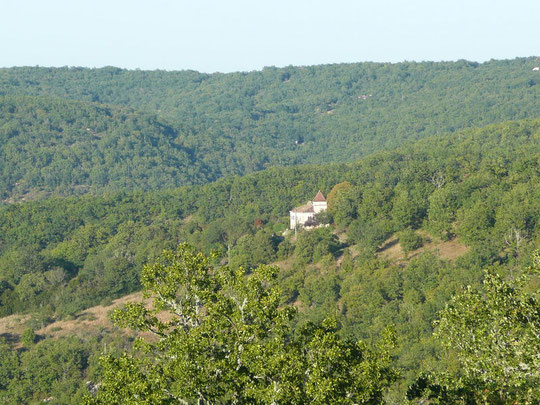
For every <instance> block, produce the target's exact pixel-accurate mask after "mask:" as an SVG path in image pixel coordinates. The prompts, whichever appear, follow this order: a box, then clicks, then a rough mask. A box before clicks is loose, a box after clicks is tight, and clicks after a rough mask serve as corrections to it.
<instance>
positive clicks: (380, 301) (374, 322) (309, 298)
mask: <svg viewBox="0 0 540 405" xmlns="http://www.w3.org/2000/svg"><path fill="white" fill-rule="evenodd" d="M95 108H97V107H95ZM538 184H540V121H538V120H522V121H514V122H506V123H502V124H497V125H491V126H487V127H485V128H480V129H467V130H460V131H457V132H455V133H450V134H446V135H445V136H433V137H430V138H429V139H425V140H421V141H418V142H416V143H412V144H408V145H405V146H403V147H401V148H398V149H396V150H392V151H381V152H377V153H374V154H371V155H369V156H367V157H364V158H362V159H360V160H358V161H356V162H354V163H337V164H327V165H313V166H309V165H308V166H296V167H290V168H271V169H268V170H265V171H261V172H258V173H253V174H249V175H247V176H243V177H227V178H224V179H221V180H218V181H216V182H214V183H209V184H205V185H193V186H184V187H180V188H175V189H167V190H161V191H145V192H143V191H134V192H133V191H119V192H112V191H110V192H107V193H103V194H101V195H98V196H93V195H85V196H77V197H75V196H72V197H67V198H60V197H51V198H48V199H46V200H39V201H32V202H25V203H18V204H11V205H6V206H4V207H2V208H1V209H0V311H1V312H0V313H1V314H2V315H9V314H13V313H34V314H37V315H34V316H35V317H37V320H38V321H39V322H41V323H47V322H50V321H52V320H54V319H61V318H65V317H70V316H73V315H74V314H75V313H77V312H78V311H80V310H82V309H84V308H86V307H88V306H91V305H95V304H98V303H100V302H104V301H108V300H110V299H111V298H114V297H118V296H121V295H123V294H126V293H128V292H131V291H135V290H138V289H139V288H140V280H139V274H140V270H141V268H142V265H143V263H146V262H153V261H154V260H156V259H157V258H158V257H159V255H160V253H161V251H162V250H163V249H164V248H169V249H173V248H174V247H175V246H177V245H178V243H180V242H188V243H190V244H191V245H193V246H195V248H196V249H198V250H201V251H204V252H207V253H209V252H210V251H215V252H217V255H218V259H219V260H220V262H221V263H229V264H231V265H232V266H244V268H246V269H252V268H254V267H255V266H257V265H259V264H268V263H276V262H277V263H278V264H279V265H280V266H281V271H280V272H279V274H278V275H277V284H278V285H279V287H280V288H281V289H282V291H283V295H282V302H283V304H284V305H285V304H287V305H293V306H295V307H296V308H298V309H299V316H298V318H297V319H296V320H295V327H296V328H302V327H304V326H305V325H307V324H308V322H310V321H313V322H319V321H321V320H322V319H324V318H325V317H327V316H333V317H335V318H336V319H337V320H338V321H339V323H340V325H341V330H340V334H341V336H344V337H350V338H352V339H363V340H365V341H367V342H376V341H377V340H378V338H379V336H380V335H381V333H382V332H383V330H385V328H386V327H387V326H389V325H395V330H396V333H397V336H398V341H397V348H396V349H395V350H394V352H393V356H394V363H393V364H394V366H395V367H396V369H398V370H399V371H400V373H401V376H402V378H401V379H400V381H399V382H398V383H397V384H396V385H395V387H394V388H393V390H392V391H391V393H389V394H387V400H388V401H389V402H391V403H401V401H402V400H403V398H404V392H405V390H406V387H407V386H408V385H410V384H412V383H413V382H414V381H415V379H416V378H417V377H418V372H419V370H423V371H426V372H433V373H437V372H440V371H441V370H455V369H456V367H457V360H456V359H455V358H454V357H453V356H452V355H448V356H447V355H445V351H444V350H443V347H442V346H441V342H440V341H439V339H437V338H434V337H433V335H432V332H433V321H434V320H435V319H437V317H438V314H439V312H440V311H441V310H443V309H444V307H445V304H446V303H447V302H449V300H450V298H451V297H452V296H453V295H454V294H457V293H459V292H460V291H462V288H463V286H466V285H471V286H473V287H474V288H476V287H478V288H479V287H480V285H481V282H482V280H483V278H484V273H483V272H482V270H483V269H485V268H490V269H491V270H492V271H493V272H495V273H496V274H498V275H499V276H501V277H503V278H508V279H514V278H516V277H518V276H520V275H521V274H522V273H523V271H524V269H526V268H527V267H528V266H529V265H530V260H531V256H532V252H533V250H534V249H538V248H540V227H539V225H540V187H538ZM318 189H320V190H322V191H323V192H324V193H325V194H329V204H330V207H329V210H328V214H327V215H326V216H325V218H322V217H321V218H320V219H319V220H320V221H322V222H328V223H330V226H329V227H323V228H318V229H315V230H312V231H303V232H300V233H298V235H296V236H295V235H294V233H288V234H287V233H286V234H283V231H284V230H285V228H286V226H287V223H288V217H287V214H288V210H289V209H290V208H292V207H294V206H297V205H299V204H301V203H303V202H305V201H306V200H308V199H310V198H312V197H313V196H314V195H315V192H316V191H317V190H318ZM393 237H397V238H398V240H399V242H400V245H401V247H402V249H403V250H404V254H405V257H406V260H401V261H392V260H389V259H388V258H385V257H384V256H383V255H382V254H381V247H382V246H383V245H384V243H385V241H389V240H391V238H393ZM428 237H429V238H432V239H437V240H441V241H448V240H450V241H459V243H461V244H464V245H465V246H466V252H465V253H464V254H463V255H461V256H460V257H459V258H457V259H455V260H447V259H444V258H442V257H441V256H440V255H438V254H437V252H431V253H430V252H424V253H419V254H416V255H414V256H413V257H410V258H409V257H408V253H409V251H411V250H414V249H416V248H417V247H419V246H421V245H422V243H424V241H425V238H428ZM531 302H532V301H531ZM54 344H55V343H51V342H48V341H47V340H45V341H42V342H38V343H33V344H32V345H31V346H30V348H29V349H28V351H27V352H23V354H20V353H19V354H13V352H12V351H10V350H8V349H7V348H6V347H8V344H7V343H6V344H5V345H4V346H2V349H1V350H2V351H1V354H0V355H1V356H2V359H4V358H5V359H11V360H9V361H13V362H15V363H16V364H21V368H20V370H19V369H17V370H19V371H18V372H17V373H15V374H13V373H12V374H10V372H7V371H6V372H3V374H1V375H0V393H1V395H3V396H4V397H5V398H9V397H10V396H11V395H15V393H16V394H17V395H18V397H13V398H27V400H28V401H31V400H35V401H40V400H42V399H44V398H45V397H46V396H47V395H53V394H51V392H54V396H55V397H56V398H57V400H58V403H72V402H70V401H71V399H70V398H67V397H66V398H65V399H59V398H60V396H59V394H57V392H61V391H62V390H61V389H59V388H58V387H56V386H53V385H51V388H42V387H45V386H46V385H40V386H32V384H27V385H25V386H26V387H28V388H27V390H28V392H26V393H23V394H21V393H20V392H19V390H20V387H21V386H22V385H21V381H27V379H29V378H33V377H31V376H30V374H31V373H30V371H28V370H26V371H25V368H24V367H23V366H22V365H23V364H26V363H24V362H25V361H26V360H25V358H26V357H25V356H31V355H36V356H38V354H37V353H38V351H39V350H44V349H40V348H42V347H43V348H44V347H45V346H46V345H54ZM57 344H58V345H67V346H69V345H73V346H74V347H76V348H77V347H79V345H81V346H80V347H81V349H80V350H83V351H84V353H85V354H84V356H83V357H80V359H82V360H80V361H78V362H77V363H76V364H77V365H76V366H73V367H76V369H77V370H79V371H78V372H79V373H80V375H81V376H82V375H84V376H86V377H88V376H89V377H88V378H94V377H96V378H98V377H99V375H100V373H101V372H100V371H99V370H100V369H99V368H98V367H97V366H95V364H94V363H91V362H89V359H93V360H92V361H96V353H97V351H99V350H100V347H101V348H102V346H100V344H99V343H96V341H91V340H84V339H82V340H71V341H66V340H60V341H58V343H57ZM59 350H60V349H59ZM77 350H79V349H77ZM53 352H54V351H53ZM10 356H11V357H10ZM6 361H8V360H6ZM0 363H3V361H2V362H0ZM92 364H94V365H93V366H92ZM90 366H92V367H90ZM6 373H7V374H6ZM29 373H30V374H29ZM54 378H55V377H51V379H52V380H54ZM62 381H63V382H65V384H67V385H69V386H70V387H71V388H69V389H70V390H73V391H77V390H79V392H83V391H85V389H86V388H85V387H84V385H83V382H82V379H77V381H75V380H74V381H71V382H69V381H65V380H62ZM426 381H427V380H426ZM437 381H439V382H440V381H441V380H437ZM533 382H534V381H533ZM426 384H427V383H426ZM426 384H424V385H426ZM32 387H34V388H32ZM423 388H426V387H425V386H424V387H423ZM432 388H433V387H432ZM55 390H56V391H55ZM21 395H22V396H21ZM62 398H64V397H62ZM13 403H17V401H15V402H13Z"/></svg>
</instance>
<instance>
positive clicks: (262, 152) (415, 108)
mask: <svg viewBox="0 0 540 405" xmlns="http://www.w3.org/2000/svg"><path fill="white" fill-rule="evenodd" d="M533 65H534V59H533V58H522V59H515V60H506V61H490V62H486V63H482V64H478V63H472V62H466V61H459V62H440V63H433V62H423V63H408V62H405V63H398V64H379V63H360V64H339V65H321V66H306V67H292V66H291V67H287V68H281V69H277V68H265V69H263V70H262V71H259V72H245V73H231V74H219V73H216V74H201V73H197V72H193V71H182V72H165V71H129V70H123V69H117V68H112V67H109V68H102V69H85V68H38V67H36V68H30V67H26V68H9V69H0V95H3V96H4V97H7V98H5V99H3V103H5V104H6V105H11V107H10V108H13V100H14V99H13V98H12V97H14V96H41V97H47V99H43V98H42V99H39V100H40V101H39V104H40V105H41V107H40V108H41V109H42V110H44V111H56V110H55V109H56V107H55V103H56V104H57V103H59V102H60V101H58V100H57V99H58V98H60V99H63V100H64V101H62V103H65V104H66V105H68V104H69V105H70V107H69V108H67V109H66V110H67V111H69V114H70V115H74V116H75V117H77V116H81V115H83V116H84V115H88V114H87V113H86V112H85V110H87V109H98V105H99V104H105V106H104V107H103V109H104V110H111V111H117V112H118V113H113V114H110V117H109V118H108V119H107V122H108V124H107V125H109V126H110V127H111V128H113V127H115V126H118V127H119V128H122V129H121V130H119V131H118V133H117V134H116V137H117V139H116V140H115V141H110V142H109V143H107V140H105V139H104V140H101V141H100V142H99V143H98V142H97V140H95V141H92V142H83V143H84V144H85V145H87V144H88V143H89V144H91V145H94V144H95V145H96V146H97V148H93V147H92V149H98V150H99V151H100V152H96V153H97V154H98V156H97V157H95V156H92V158H91V159H90V156H89V155H90V154H89V153H78V154H75V157H72V155H73V153H67V152H66V151H65V149H66V148H67V147H68V146H69V142H68V143H67V144H65V143H63V142H62V140H63V138H64V135H59V134H58V131H57V129H55V128H54V127H50V126H47V125H46V122H45V121H44V120H45V118H44V116H39V114H38V115H37V116H34V115H32V114H29V113H28V111H27V112H25V107H24V105H25V104H27V105H28V104H32V103H34V102H37V101H35V99H27V98H26V99H25V98H18V99H16V100H17V102H16V103H21V106H20V110H15V112H14V113H10V112H8V111H6V110H3V113H2V116H0V119H2V126H3V127H6V129H5V130H4V135H3V136H4V138H6V137H9V138H10V142H14V143H15V144H16V145H17V148H26V149H30V148H31V149H32V150H34V149H35V148H37V149H36V150H35V151H34V152H33V153H36V154H42V155H48V156H49V157H48V158H46V159H45V161H46V162H48V163H46V164H45V165H44V166H53V167H55V170H54V173H55V176H56V179H50V178H49V177H50V176H52V175H50V174H47V173H43V174H39V175H38V174H36V173H34V172H35V171H34V172H32V170H30V168H28V167H25V165H24V164H23V165H22V167H20V168H19V169H18V174H17V175H15V176H14V175H13V174H11V170H8V174H9V175H10V176H11V177H9V184H5V185H3V187H2V189H0V192H2V193H3V194H4V195H6V194H10V193H11V194H13V193H15V195H16V194H17V193H16V191H12V190H13V187H14V186H13V184H14V183H15V182H17V179H18V178H29V182H30V184H29V186H31V187H35V188H37V189H39V188H40V187H44V188H45V189H47V190H48V191H55V187H60V188H61V189H64V190H68V191H71V192H73V191H74V190H79V189H77V188H76V187H75V186H78V185H82V187H83V188H85V187H90V188H92V189H93V188H95V189H98V190H100V189H102V188H118V187H122V188H129V189H133V188H152V189H158V188H160V189H162V188H167V187H170V186H174V185H180V184H191V183H196V184H198V183H203V182H206V181H209V180H215V179H216V178H218V177H222V176H227V175H233V174H236V175H238V174H246V173H250V172H253V171H258V170H261V169H264V168H267V167H270V166H289V165H296V164H305V163H317V164H319V163H326V162H351V161H354V160H356V159H358V158H359V157H361V156H365V155H367V154H369V153H371V152H374V151H378V150H382V149H388V148H392V147H397V146H400V145H404V144H405V143H407V142H410V141H414V140H418V139H420V138H425V137H429V136H434V135H437V136H446V135H447V134H449V133H452V132H455V131H457V130H459V129H462V128H466V127H477V126H484V125H487V124H490V123H495V122H502V121H506V120H516V119H523V118H536V117H538V116H540V100H539V97H540V87H539V86H538V83H539V81H540V78H539V75H538V72H533V71H532V70H531V67H532V66H533ZM50 97H54V98H56V100H55V101H49V100H51V99H50ZM67 99H71V100H78V101H81V103H68V101H65V100H67ZM30 100H34V101H30ZM49 102H51V103H52V104H51V106H48V107H47V106H46V104H47V103H49ZM89 103H93V104H89ZM110 105H118V106H124V107H130V108H133V109H135V110H138V111H144V112H145V114H143V115H141V117H146V118H144V119H143V118H138V119H136V120H135V119H134V120H132V121H131V123H130V125H126V124H125V123H122V118H121V116H122V115H123V114H127V115H128V116H129V115H130V114H135V115H137V114H138V113H135V112H133V110H129V111H131V112H130V113H127V112H126V111H127V110H123V109H115V108H113V107H111V106H110ZM29 108H30V107H26V109H27V110H28V109H29ZM77 108H80V109H81V112H79V113H78V112H76V109H77ZM60 110H64V108H61V109H60ZM17 111H19V112H17ZM119 111H123V112H122V113H120V112H119ZM147 113H150V114H154V115H156V116H158V117H159V118H158V119H156V118H150V117H153V116H149V115H148V114H147ZM21 114H23V115H24V123H25V128H26V129H27V130H28V131H29V132H30V133H33V134H35V136H37V134H39V136H37V137H38V138H40V137H41V139H42V141H41V142H35V140H33V139H29V138H28V137H26V136H25V135H24V134H23V133H17V132H16V131H15V132H14V130H16V128H17V126H18V125H19V122H20V120H21V119H22V118H21V117H20V115H21ZM55 114H56V113H55ZM99 114H101V113H99ZM99 114H98V115H99ZM53 115H54V114H53ZM90 116H91V115H90ZM49 119H50V118H49ZM59 119H60V120H61V121H62V120H64V121H65V120H67V121H69V117H68V116H67V115H64V117H63V118H62V117H61V116H60V118H59ZM116 120H119V121H120V122H118V123H116V122H114V121H116ZM98 121H99V120H98ZM88 125H90V126H92V125H93V126H95V127H96V129H95V130H94V131H95V132H96V133H98V134H99V133H100V131H102V128H101V127H100V126H99V125H98V123H97V122H95V120H94V121H93V122H85V120H78V119H77V118H75V119H74V121H73V122H70V123H69V125H68V126H69V128H71V129H72V130H73V131H78V132H77V133H78V134H79V136H80V137H86V135H89V134H88V133H86V132H85V131H86V128H88V127H89V126H88ZM57 126H58V125H57ZM63 127H65V124H60V125H59V128H63ZM10 128H11V129H10ZM91 129H92V128H91ZM8 134H9V135H8ZM158 134H160V135H158ZM51 137H54V138H55V139H58V140H59V141H60V142H59V143H58V144H54V142H53V144H51V143H48V142H50V140H51V139H50V138H51ZM149 137H150V138H152V139H153V140H152V141H151V140H150V139H149ZM87 138H88V137H87ZM90 138H92V137H90ZM141 138H142V139H141ZM43 139H48V141H47V142H43ZM87 141H88V139H87ZM150 144H151V145H152V146H151V147H150ZM25 145H26V146H25ZM147 147H148V148H147ZM112 148H114V149H115V152H114V154H119V156H118V159H119V160H121V161H122V162H124V163H119V164H117V166H120V167H113V168H112V169H111V173H110V175H111V178H109V173H108V172H107V170H104V169H100V166H102V163H103V162H104V160H105V158H104V157H102V156H100V155H99V154H100V153H101V154H102V155H107V154H113V152H111V151H110V149H112ZM156 148H157V149H156ZM4 149H5V148H4ZM12 149H13V148H12ZM12 149H9V153H10V154H11V153H13V152H12ZM147 149H149V150H150V151H152V152H148V151H147ZM157 151H159V158H158V157H157V156H155V155H154V153H157ZM4 153H5V152H4ZM114 154H113V155H114ZM147 154H150V156H147ZM141 155H142V156H141ZM24 157H25V155H24V154H23V155H17V154H15V155H14V156H13V157H12V160H11V161H10V166H11V167H13V166H19V165H20V164H21V161H22V159H24ZM135 157H137V159H135ZM74 158H76V159H80V162H79V163H80V164H79V165H80V166H83V167H84V166H94V165H97V168H96V169H95V171H94V173H89V172H90V170H85V169H83V170H82V171H81V170H78V169H77V168H74V167H72V166H73V165H71V164H68V167H67V168H65V167H62V166H63V163H64V161H66V160H67V162H70V161H71V160H72V159H74ZM92 159H93V160H92ZM131 159H135V161H134V162H133V167H131V164H130V165H128V164H127V161H128V160H131ZM49 161H50V162H49ZM113 161H114V159H113ZM106 162H107V163H109V161H106ZM37 163H38V167H40V169H41V162H40V161H39V160H38V161H37ZM113 166H114V165H113ZM158 166H159V167H164V168H165V169H164V170H163V173H161V170H160V169H157V167H158ZM128 167H129V168H128ZM60 168H61V169H62V170H59V169H60ZM4 177H5V176H4ZM38 177H39V178H40V179H39V180H36V178H38Z"/></svg>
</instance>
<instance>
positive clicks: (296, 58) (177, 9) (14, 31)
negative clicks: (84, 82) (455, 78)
mask: <svg viewBox="0 0 540 405" xmlns="http://www.w3.org/2000/svg"><path fill="white" fill-rule="evenodd" d="M539 55H540V0H407V1H405V0H356V1H354V0H324V1H320V0H287V1H285V0H271V1H270V0H266V1H261V0H249V1H248V0H192V1H186V0H145V1H142V0H84V1H81V0H0V66H2V67H10V66H37V65H39V66H85V67H102V66H118V67H122V68H129V69H145V70H146V69H164V70H184V69H193V70H198V71H202V72H208V73H211V72H216V71H219V72H231V71H251V70H259V69H262V68H263V67H264V66H278V67H281V66H287V65H317V64H323V63H344V62H365V61H374V62H401V61H405V60H407V61H427V60H429V61H441V60H446V61H448V60H458V59H467V60H471V61H477V62H483V61H486V60H489V59H512V58H515V57H521V56H539Z"/></svg>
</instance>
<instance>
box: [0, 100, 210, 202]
mask: <svg viewBox="0 0 540 405" xmlns="http://www.w3.org/2000/svg"><path fill="white" fill-rule="evenodd" d="M0 142H1V144H2V146H1V148H0V158H1V159H0V197H5V196H7V195H11V196H13V197H21V196H23V197H24V198H26V197H30V198H31V197H34V198H35V195H32V194H31V195H26V193H28V192H31V193H33V194H35V193H38V192H39V191H48V192H56V193H60V194H69V193H72V192H75V193H84V192H88V191H92V190H107V189H111V190H118V189H136V188H139V189H152V188H170V187H175V186H179V185H182V184H192V183H205V182H207V181H208V180H209V179H212V178H215V177H216V176H215V175H208V174H207V173H206V170H205V168H204V167H201V165H200V164H199V163H198V162H197V161H196V159H195V157H194V156H193V152H192V151H191V150H189V149H188V148H186V147H184V146H183V145H182V144H181V142H180V141H179V134H178V133H177V132H176V131H175V130H174V129H173V128H171V127H170V126H168V125H166V124H164V123H163V122H160V121H159V120H158V119H156V118H155V117H154V116H152V115H150V114H145V113H140V112H136V111H133V110H131V109H128V108H119V107H110V106H104V105H100V104H96V103H84V102H77V101H69V100H62V99H52V98H45V97H26V96H24V97H20V96H15V97H13V96H4V97H1V98H0Z"/></svg>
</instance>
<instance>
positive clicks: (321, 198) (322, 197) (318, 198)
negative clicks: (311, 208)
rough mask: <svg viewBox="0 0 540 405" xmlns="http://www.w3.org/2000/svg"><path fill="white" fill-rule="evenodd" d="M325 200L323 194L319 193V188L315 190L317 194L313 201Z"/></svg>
mask: <svg viewBox="0 0 540 405" xmlns="http://www.w3.org/2000/svg"><path fill="white" fill-rule="evenodd" d="M324 201H326V198H324V195H323V194H322V193H321V190H319V191H318V192H317V195H316V196H315V198H314V199H313V202H324Z"/></svg>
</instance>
